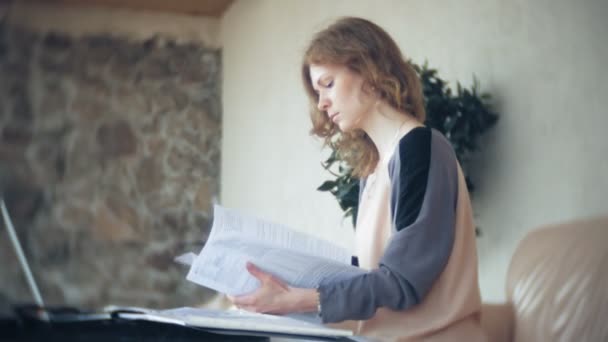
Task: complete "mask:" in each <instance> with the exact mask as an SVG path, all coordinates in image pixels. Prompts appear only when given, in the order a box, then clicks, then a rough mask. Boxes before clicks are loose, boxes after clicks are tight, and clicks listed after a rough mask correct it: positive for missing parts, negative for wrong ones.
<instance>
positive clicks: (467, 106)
mask: <svg viewBox="0 0 608 342" xmlns="http://www.w3.org/2000/svg"><path fill="white" fill-rule="evenodd" d="M414 68H415V69H416V71H417V72H418V75H419V76H420V79H421V81H422V87H423V92H424V98H425V107H426V115H427V119H426V122H425V124H426V125H427V126H429V127H432V128H435V129H437V130H438V131H440V132H441V133H443V135H445V137H446V138H447V139H448V140H449V141H450V143H451V144H452V147H453V148H454V151H455V152H456V156H457V158H458V161H459V162H460V164H461V165H462V169H463V173H464V174H465V178H466V181H467V187H468V188H469V191H470V192H473V190H474V186H473V182H472V181H471V179H470V178H469V176H468V175H467V161H468V160H469V158H470V155H471V153H473V152H474V151H476V150H477V149H478V147H479V137H480V136H481V135H483V134H484V133H485V132H486V131H487V130H489V129H490V128H491V127H492V126H494V125H495V124H496V121H497V120H498V115H497V114H496V113H495V112H494V111H493V110H492V108H491V105H490V100H491V97H490V95H489V94H486V93H480V92H479V82H478V81H477V79H475V78H473V85H472V87H471V88H470V89H467V88H465V87H463V86H462V85H460V83H457V84H456V91H455V92H454V91H453V90H452V89H450V88H449V87H448V84H447V82H446V81H444V80H443V79H441V78H440V77H439V76H438V75H437V70H435V69H429V68H428V65H427V63H424V64H423V65H422V67H420V66H418V65H416V64H414ZM329 147H330V148H331V150H332V152H331V154H330V156H329V158H327V159H326V160H325V161H324V162H322V163H321V165H322V166H323V168H325V169H326V170H327V171H328V172H330V173H331V174H332V175H333V176H334V177H335V178H334V179H332V180H328V181H325V182H323V184H321V186H319V187H318V188H317V190H319V191H328V192H330V193H331V194H332V195H334V197H335V198H336V200H337V201H338V204H339V205H340V208H342V210H343V211H344V217H349V216H350V217H351V219H352V221H353V226H354V225H355V223H356V222H355V221H356V218H357V207H358V204H359V180H358V179H357V178H355V177H353V176H352V169H351V168H350V167H349V166H348V165H347V164H346V163H345V162H344V161H343V160H341V159H340V156H339V155H338V153H337V151H336V149H335V145H334V144H331V143H330V144H329Z"/></svg>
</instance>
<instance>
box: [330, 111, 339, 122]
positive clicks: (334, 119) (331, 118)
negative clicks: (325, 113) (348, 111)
mask: <svg viewBox="0 0 608 342" xmlns="http://www.w3.org/2000/svg"><path fill="white" fill-rule="evenodd" d="M338 114H340V113H338V112H336V113H333V114H332V115H330V116H329V119H330V120H331V121H333V122H336V118H337V117H338Z"/></svg>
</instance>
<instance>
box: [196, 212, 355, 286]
mask: <svg viewBox="0 0 608 342" xmlns="http://www.w3.org/2000/svg"><path fill="white" fill-rule="evenodd" d="M214 212H215V214H216V215H217V216H215V217H214V223H213V227H212V231H211V234H210V236H209V239H208V240H207V243H206V244H205V246H204V247H203V250H202V251H201V253H200V254H199V255H198V256H197V257H196V258H195V259H194V262H193V263H192V266H191V267H190V271H189V272H188V276H187V279H188V280H190V281H192V282H195V283H197V284H199V285H202V286H205V287H209V288H211V289H214V290H216V291H219V292H222V293H226V294H229V295H233V296H236V295H242V294H246V293H250V292H252V291H254V290H255V289H256V288H257V287H258V286H259V282H258V280H257V279H256V278H255V277H253V276H251V275H250V274H249V272H247V270H246V264H247V262H248V261H249V262H252V263H254V264H255V265H257V266H258V267H259V268H261V269H262V270H263V271H265V272H268V273H270V274H272V275H274V276H276V277H277V278H279V279H281V280H283V281H285V282H286V283H288V284H289V285H291V286H295V287H303V288H314V287H316V286H318V285H319V283H320V282H321V280H322V279H324V278H325V277H340V278H347V277H351V276H355V275H358V274H362V273H364V272H365V271H364V270H362V269H360V268H358V267H354V266H351V265H350V259H351V256H350V253H347V252H346V250H342V251H339V250H336V249H337V247H331V244H330V243H328V242H325V241H322V240H319V239H315V238H313V237H309V236H306V235H305V234H302V233H297V232H294V231H292V230H290V229H289V228H287V227H285V226H280V225H276V224H272V223H268V222H265V221H262V220H258V219H253V218H249V217H244V216H241V215H239V214H238V213H236V212H235V211H231V210H227V209H225V208H221V207H216V209H215V211H214Z"/></svg>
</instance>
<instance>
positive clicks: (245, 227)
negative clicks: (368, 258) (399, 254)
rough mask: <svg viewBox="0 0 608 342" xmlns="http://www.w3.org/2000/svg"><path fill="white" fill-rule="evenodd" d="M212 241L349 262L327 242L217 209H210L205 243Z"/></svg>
mask: <svg viewBox="0 0 608 342" xmlns="http://www.w3.org/2000/svg"><path fill="white" fill-rule="evenodd" d="M214 235H215V236H214ZM214 237H216V238H218V239H226V238H230V237H238V238H239V239H241V240H243V241H259V242H264V243H267V244H269V245H273V246H276V247H282V248H285V249H289V250H294V251H300V252H302V253H305V254H310V255H315V256H319V257H323V258H328V259H332V260H336V261H338V262H341V263H345V264H350V262H351V253H350V252H349V251H347V250H346V249H345V248H342V247H340V246H337V245H335V244H333V243H331V242H329V241H325V240H322V239H319V238H316V237H313V236H310V235H307V234H304V233H301V232H297V231H295V230H293V229H291V228H289V227H287V226H286V225H282V224H277V223H273V222H269V221H266V220H262V219H259V218H256V217H252V216H249V215H244V214H242V213H239V212H238V211H236V210H234V209H229V208H225V207H221V206H219V205H216V206H214V208H213V226H212V229H211V234H210V236H209V240H212V239H213V238H214Z"/></svg>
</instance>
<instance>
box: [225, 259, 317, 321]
mask: <svg viewBox="0 0 608 342" xmlns="http://www.w3.org/2000/svg"><path fill="white" fill-rule="evenodd" d="M247 271H248V272H249V273H250V274H251V275H252V276H254V277H256V278H257V279H258V280H259V281H260V287H259V288H258V289H257V290H255V291H254V292H252V293H250V294H247V295H243V296H237V297H228V298H229V299H230V300H231V301H232V303H233V304H234V305H236V306H237V307H238V308H241V309H244V310H247V311H253V312H259V313H270V314H279V315H283V314H288V313H292V312H305V311H314V309H315V308H316V300H318V299H317V297H315V296H318V295H317V294H316V291H315V290H311V289H299V288H293V287H290V286H288V285H287V284H285V282H283V281H281V280H280V279H277V278H276V277H274V276H272V275H271V274H268V273H266V272H264V271H262V270H260V269H259V268H258V267H257V266H255V265H254V264H252V263H251V262H248V263H247ZM311 308H312V310H311Z"/></svg>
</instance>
